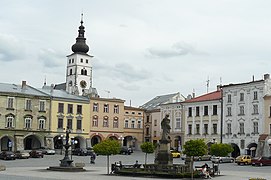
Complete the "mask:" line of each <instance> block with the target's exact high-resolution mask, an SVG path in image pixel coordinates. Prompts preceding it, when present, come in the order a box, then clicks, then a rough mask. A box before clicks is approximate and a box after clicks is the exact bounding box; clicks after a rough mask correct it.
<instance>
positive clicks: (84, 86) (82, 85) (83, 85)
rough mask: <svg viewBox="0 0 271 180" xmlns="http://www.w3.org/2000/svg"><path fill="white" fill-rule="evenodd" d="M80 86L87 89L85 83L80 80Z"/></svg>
mask: <svg viewBox="0 0 271 180" xmlns="http://www.w3.org/2000/svg"><path fill="white" fill-rule="evenodd" d="M80 86H81V88H86V87H87V83H86V81H84V80H82V81H81V82H80Z"/></svg>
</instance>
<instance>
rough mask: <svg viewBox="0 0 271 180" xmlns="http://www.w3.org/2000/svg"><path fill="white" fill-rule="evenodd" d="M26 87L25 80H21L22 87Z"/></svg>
mask: <svg viewBox="0 0 271 180" xmlns="http://www.w3.org/2000/svg"><path fill="white" fill-rule="evenodd" d="M25 88H26V81H22V89H25Z"/></svg>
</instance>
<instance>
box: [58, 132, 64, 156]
mask: <svg viewBox="0 0 271 180" xmlns="http://www.w3.org/2000/svg"><path fill="white" fill-rule="evenodd" d="M57 139H58V140H61V144H60V148H61V151H60V155H62V150H63V140H64V136H63V134H61V135H60V136H59V137H58V138H57Z"/></svg>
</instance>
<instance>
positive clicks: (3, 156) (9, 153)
mask: <svg viewBox="0 0 271 180" xmlns="http://www.w3.org/2000/svg"><path fill="white" fill-rule="evenodd" d="M0 159H4V160H15V159H16V156H15V154H14V152H12V151H2V152H1V153H0Z"/></svg>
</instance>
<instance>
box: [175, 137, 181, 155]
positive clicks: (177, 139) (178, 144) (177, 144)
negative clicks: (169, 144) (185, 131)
mask: <svg viewBox="0 0 271 180" xmlns="http://www.w3.org/2000/svg"><path fill="white" fill-rule="evenodd" d="M174 149H175V150H177V151H179V152H180V151H181V150H182V138H181V136H175V137H174Z"/></svg>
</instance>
